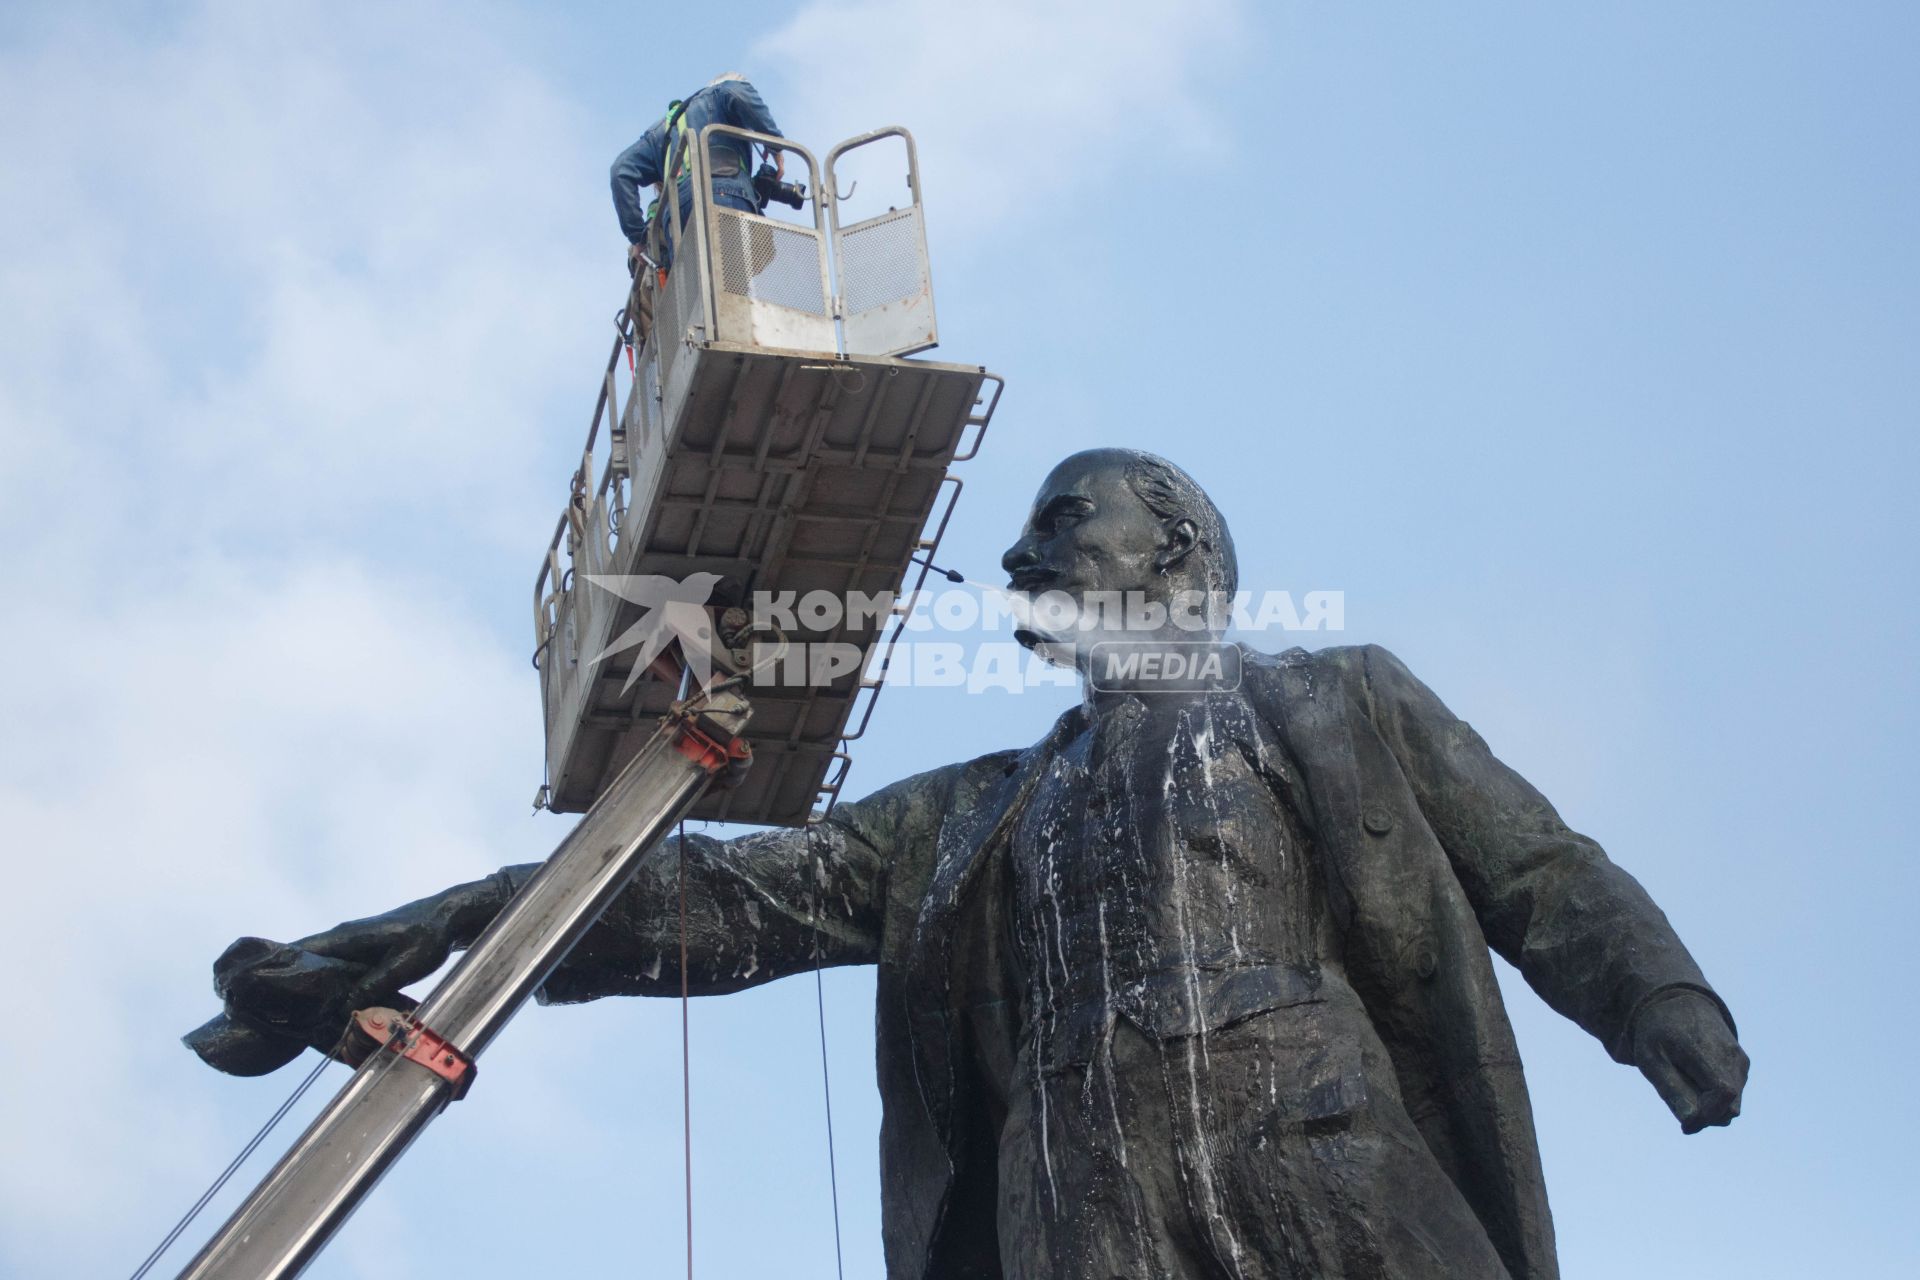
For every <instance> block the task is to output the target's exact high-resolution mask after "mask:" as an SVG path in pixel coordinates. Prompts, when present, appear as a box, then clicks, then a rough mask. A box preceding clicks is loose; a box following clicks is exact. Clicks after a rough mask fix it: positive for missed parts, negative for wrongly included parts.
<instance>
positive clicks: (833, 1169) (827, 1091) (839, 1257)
mask: <svg viewBox="0 0 1920 1280" xmlns="http://www.w3.org/2000/svg"><path fill="white" fill-rule="evenodd" d="M829 812H831V809H829ZM813 833H814V828H813V827H811V826H809V827H808V828H807V845H808V849H809V852H811V850H812V846H813V840H814V834H813ZM810 914H811V916H812V925H813V1004H814V1011H815V1012H816V1013H817V1014H818V1015H819V1018H820V1092H821V1094H822V1096H823V1097H824V1098H825V1100H826V1106H827V1186H828V1187H829V1188H830V1189H831V1191H832V1192H833V1273H834V1275H835V1276H837V1277H839V1280H846V1277H847V1264H846V1258H845V1255H844V1253H843V1252H842V1249H841V1245H840V1172H839V1164H838V1161H836V1160H835V1159H834V1155H833V1077H832V1074H831V1073H830V1072H829V1071H828V1070H827V986H826V980H825V979H824V978H822V977H821V976H820V968H821V965H820V874H819V871H818V870H816V871H815V874H814V877H813V910H812V912H811V913H810Z"/></svg>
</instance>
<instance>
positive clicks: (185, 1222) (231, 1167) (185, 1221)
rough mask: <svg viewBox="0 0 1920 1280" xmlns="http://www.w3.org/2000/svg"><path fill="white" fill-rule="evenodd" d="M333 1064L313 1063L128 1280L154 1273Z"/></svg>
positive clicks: (326, 1059)
mask: <svg viewBox="0 0 1920 1280" xmlns="http://www.w3.org/2000/svg"><path fill="white" fill-rule="evenodd" d="M349 1027H351V1024H349ZM346 1039H347V1036H346V1032H342V1033H341V1035H340V1043H341V1044H345V1043H346ZM339 1049H340V1045H335V1046H334V1051H335V1052H336V1053H337V1052H339ZM332 1064H333V1056H332V1054H323V1055H321V1058H320V1061H319V1062H317V1063H315V1064H314V1068H313V1070H311V1071H309V1072H307V1077H306V1079H304V1080H302V1081H301V1082H300V1083H299V1084H297V1085H295V1086H294V1089H293V1092H292V1093H290V1094H288V1095H287V1100H286V1101H285V1102H283V1103H281V1104H280V1106H279V1107H278V1108H277V1109H276V1110H275V1111H274V1113H273V1114H272V1115H270V1116H268V1117H267V1122H266V1123H265V1124H263V1125H261V1126H260V1131H259V1132H258V1133H256V1134H254V1135H253V1137H252V1138H250V1139H248V1140H247V1145H246V1146H244V1147H242V1148H240V1154H239V1155H237V1156H235V1157H234V1158H233V1160H232V1162H231V1163H230V1164H228V1165H227V1167H226V1168H224V1169H222V1170H221V1171H220V1176H219V1177H217V1178H215V1179H214V1180H213V1183H212V1185H210V1186H208V1188H207V1189H206V1190H205V1191H203V1192H201V1193H200V1198H199V1199H198V1200H195V1201H194V1202H193V1207H192V1208H191V1209H188V1210H187V1211H186V1213H185V1214H183V1215H182V1216H181V1218H180V1221H178V1222H176V1223H174V1224H173V1230H171V1231H169V1232H167V1234H166V1237H165V1238H164V1239H163V1240H161V1241H160V1243H159V1244H158V1245H156V1246H154V1250H153V1252H152V1253H150V1254H148V1255H147V1258H146V1261H144V1262H142V1263H141V1264H140V1265H139V1267H137V1268H136V1269H135V1270H134V1273H133V1275H132V1276H131V1277H129V1280H143V1277H145V1276H146V1274H147V1273H148V1272H150V1271H152V1270H153V1267H154V1264H155V1263H157V1262H159V1261H160V1259H161V1257H162V1256H163V1255H164V1254H165V1253H166V1251H167V1250H169V1249H171V1248H173V1246H174V1242H175V1241H177V1240H179V1239H180V1237H181V1236H182V1235H184V1234H185V1233H186V1230H187V1228H188V1227H190V1226H192V1225H193V1220H194V1219H195V1218H197V1217H199V1216H200V1211H201V1210H203V1209H205V1208H206V1207H207V1205H209V1204H210V1203H212V1201H213V1198H214V1197H215V1196H217V1195H219V1194H220V1190H221V1188H223V1187H225V1186H226V1185H227V1183H228V1182H229V1181H231V1180H232V1178H233V1175H234V1174H236V1173H238V1172H239V1171H240V1166H241V1165H243V1164H245V1163H246V1162H247V1158H248V1157H249V1156H251V1155H252V1154H253V1153H254V1152H255V1151H257V1150H259V1148H260V1144H261V1143H262V1142H265V1141H266V1140H267V1135H268V1134H270V1133H272V1132H273V1130H274V1127H275V1126H276V1125H278V1124H279V1123H280V1122H281V1121H282V1120H284V1119H286V1118H287V1113H288V1112H289V1111H292V1110H293V1108H294V1106H295V1105H296V1104H297V1103H298V1102H299V1101H300V1099H301V1098H302V1097H304V1096H305V1095H306V1092H307V1090H309V1089H311V1088H312V1087H313V1083H314V1081H316V1080H318V1079H319V1078H320V1075H321V1073H322V1072H324V1071H325V1070H326V1069H327V1068H328V1067H329V1066H331V1065H332Z"/></svg>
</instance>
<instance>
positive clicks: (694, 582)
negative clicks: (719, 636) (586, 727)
mask: <svg viewBox="0 0 1920 1280" xmlns="http://www.w3.org/2000/svg"><path fill="white" fill-rule="evenodd" d="M587 581H588V582H591V583H592V584H593V585H594V586H596V587H599V588H600V589H601V590H602V591H607V592H610V593H612V594H613V595H616V596H618V597H620V598H621V599H622V600H625V601H628V602H629V603H631V604H637V605H639V606H640V607H641V608H643V609H645V610H646V611H647V612H646V613H644V614H643V615H641V617H640V619H639V621H637V622H635V623H634V624H633V625H632V626H630V627H628V628H627V629H626V630H625V631H622V632H621V633H620V634H619V635H618V636H616V637H615V638H614V639H613V640H611V641H609V642H608V643H607V646H606V648H604V649H602V650H601V651H600V652H599V653H596V654H594V655H593V657H591V658H589V659H587V665H588V666H592V665H593V664H594V663H596V662H600V661H602V660H603V659H606V658H610V657H612V656H613V655H614V654H616V653H624V652H625V651H626V650H628V649H633V648H638V649H639V650H640V652H639V654H638V656H637V657H636V658H635V659H634V663H633V670H631V671H629V672H628V673H627V682H626V684H624V685H623V686H621V690H620V691H621V692H622V693H625V692H626V691H627V690H629V689H631V688H633V686H634V685H635V684H637V683H639V681H640V677H641V675H642V674H643V673H644V672H645V671H646V670H647V667H648V666H649V665H650V664H651V663H652V662H653V660H654V659H655V658H657V657H659V656H660V654H661V653H662V652H663V651H665V649H666V647H667V645H669V644H670V643H672V642H673V641H675V640H678V641H679V642H680V657H681V660H682V661H683V662H685V663H686V664H687V671H688V673H689V674H690V675H691V676H692V677H693V684H694V687H695V688H702V687H704V686H705V685H706V684H707V682H708V681H709V680H710V679H711V678H712V675H713V643H714V640H713V619H712V617H711V616H710V615H709V614H708V612H707V601H708V600H709V599H711V598H712V596H713V589H714V587H715V586H717V585H719V582H720V575H719V574H717V573H694V574H689V575H688V576H687V577H685V578H684V579H682V578H669V577H667V576H665V575H664V574H656V573H633V574H621V573H590V574H588V575H587Z"/></svg>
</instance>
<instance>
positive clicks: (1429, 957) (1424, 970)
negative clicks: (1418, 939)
mask: <svg viewBox="0 0 1920 1280" xmlns="http://www.w3.org/2000/svg"><path fill="white" fill-rule="evenodd" d="M1439 967H1440V962H1439V960H1438V959H1436V958H1435V956H1434V954H1433V948H1432V947H1431V946H1426V945H1422V946H1421V948H1420V950H1419V951H1418V952H1417V953H1416V954H1415V955H1414V957H1413V971H1414V972H1415V973H1417V974H1419V975H1420V980H1421V981H1422V982H1426V981H1429V980H1431V979H1432V977H1433V973H1434V970H1435V969H1438V968H1439Z"/></svg>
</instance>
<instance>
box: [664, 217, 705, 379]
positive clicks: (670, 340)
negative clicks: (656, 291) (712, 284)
mask: <svg viewBox="0 0 1920 1280" xmlns="http://www.w3.org/2000/svg"><path fill="white" fill-rule="evenodd" d="M695 243H696V241H695V240H694V238H693V236H692V235H688V236H687V237H686V238H685V239H684V240H682V241H681V242H680V251H679V253H678V255H677V256H676V257H675V260H674V266H673V270H671V271H669V272H668V273H667V287H666V290H665V292H664V293H662V294H661V295H659V296H658V297H656V299H655V303H656V305H658V306H659V307H660V314H659V315H658V316H656V317H655V319H656V321H657V322H658V329H657V333H658V334H659V338H660V341H659V344H658V345H659V351H660V381H661V384H662V385H663V386H664V385H665V383H666V380H667V378H668V377H669V376H670V375H671V374H672V372H673V369H674V366H675V365H677V364H678V363H679V361H680V355H681V352H682V344H683V343H684V342H685V340H686V337H687V330H688V329H690V328H692V327H693V326H695V325H700V324H703V323H704V320H705V317H703V316H702V315H701V314H700V310H701V308H700V264H699V262H698V261H696V260H695V255H694V252H693V250H694V245H695Z"/></svg>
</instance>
